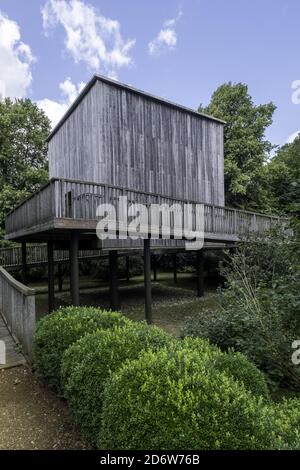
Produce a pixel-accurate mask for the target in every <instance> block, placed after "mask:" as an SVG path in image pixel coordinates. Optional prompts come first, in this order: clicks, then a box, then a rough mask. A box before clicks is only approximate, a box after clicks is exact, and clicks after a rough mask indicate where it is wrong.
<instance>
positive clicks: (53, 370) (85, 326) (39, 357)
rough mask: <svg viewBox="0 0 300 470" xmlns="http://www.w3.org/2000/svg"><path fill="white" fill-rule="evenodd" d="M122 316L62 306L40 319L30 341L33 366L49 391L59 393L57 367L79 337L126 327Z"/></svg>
mask: <svg viewBox="0 0 300 470" xmlns="http://www.w3.org/2000/svg"><path fill="white" fill-rule="evenodd" d="M128 323H129V320H127V319H126V318H125V317H124V316H122V315H121V314H119V313H115V312H107V311H103V310H100V309H97V308H92V307H65V308H61V309H59V310H57V311H56V312H53V313H52V314H50V315H48V316H45V317H43V318H42V319H41V320H40V321H39V322H38V324H37V328H36V331H35V334H34V341H33V358H34V359H33V364H34V368H35V370H36V371H37V373H38V375H39V376H40V377H42V378H43V379H44V380H46V381H47V382H48V384H49V386H50V387H51V388H53V389H54V390H56V391H58V392H61V385H60V368H61V360H62V356H63V353H64V351H65V350H66V349H67V348H68V347H69V346H70V345H71V344H73V343H74V342H75V341H77V340H78V339H79V338H81V337H82V336H84V335H85V334H87V333H91V332H94V331H96V330H97V329H99V328H104V329H106V328H113V327H116V326H121V325H125V324H128Z"/></svg>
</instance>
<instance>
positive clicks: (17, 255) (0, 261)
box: [0, 243, 100, 270]
mask: <svg viewBox="0 0 300 470" xmlns="http://www.w3.org/2000/svg"><path fill="white" fill-rule="evenodd" d="M99 256H100V251H99V250H79V252H78V258H79V259H83V260H87V259H95V258H98V257H99ZM69 257H70V253H69V250H55V251H54V262H55V263H63V262H67V261H69ZM47 263H48V253H47V245H46V244H40V243H32V244H30V245H28V246H27V247H26V264H27V265H28V266H41V265H43V264H47ZM0 266H3V267H4V268H6V269H8V270H11V268H21V267H22V248H21V247H20V246H16V247H9V248H0Z"/></svg>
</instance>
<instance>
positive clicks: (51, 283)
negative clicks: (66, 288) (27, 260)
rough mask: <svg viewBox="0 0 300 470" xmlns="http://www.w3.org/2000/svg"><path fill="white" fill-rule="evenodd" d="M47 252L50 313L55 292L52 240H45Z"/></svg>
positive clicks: (53, 305) (53, 306) (53, 304)
mask: <svg viewBox="0 0 300 470" xmlns="http://www.w3.org/2000/svg"><path fill="white" fill-rule="evenodd" d="M47 254H48V310H49V313H51V312H52V311H53V310H54V309H55V293H54V249H53V241H52V240H50V241H48V242H47Z"/></svg>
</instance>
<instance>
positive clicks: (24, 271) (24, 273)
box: [21, 242, 27, 285]
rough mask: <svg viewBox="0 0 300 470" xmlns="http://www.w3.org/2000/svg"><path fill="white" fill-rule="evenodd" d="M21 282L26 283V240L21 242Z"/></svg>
mask: <svg viewBox="0 0 300 470" xmlns="http://www.w3.org/2000/svg"><path fill="white" fill-rule="evenodd" d="M21 250H22V283H23V284H24V285H26V284H27V256H26V255H27V253H26V242H22V248H21Z"/></svg>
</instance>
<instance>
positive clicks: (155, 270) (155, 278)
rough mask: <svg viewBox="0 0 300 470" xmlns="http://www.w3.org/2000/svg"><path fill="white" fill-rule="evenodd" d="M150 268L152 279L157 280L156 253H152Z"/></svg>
mask: <svg viewBox="0 0 300 470" xmlns="http://www.w3.org/2000/svg"><path fill="white" fill-rule="evenodd" d="M152 269H153V281H154V282H156V281H157V264H156V255H152Z"/></svg>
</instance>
